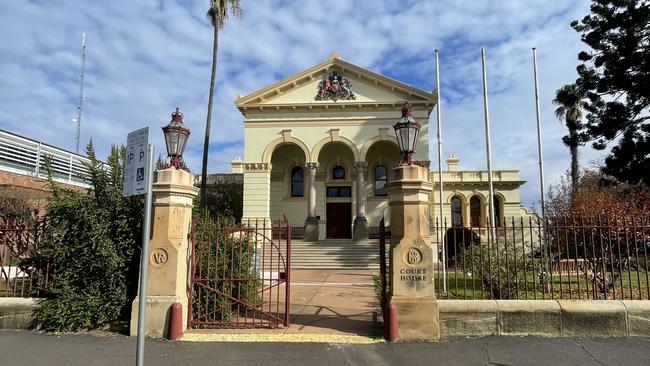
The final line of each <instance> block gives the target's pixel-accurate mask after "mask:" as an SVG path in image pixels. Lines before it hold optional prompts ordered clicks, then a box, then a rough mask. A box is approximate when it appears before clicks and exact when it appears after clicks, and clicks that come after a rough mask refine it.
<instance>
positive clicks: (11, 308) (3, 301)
mask: <svg viewBox="0 0 650 366" xmlns="http://www.w3.org/2000/svg"><path fill="white" fill-rule="evenodd" d="M39 301H40V299H35V298H20V297H5V298H0V329H26V328H28V327H29V324H30V323H31V321H32V314H33V312H34V309H36V306H37V305H38V302H39Z"/></svg>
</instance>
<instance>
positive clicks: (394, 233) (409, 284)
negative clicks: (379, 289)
mask: <svg viewBox="0 0 650 366" xmlns="http://www.w3.org/2000/svg"><path fill="white" fill-rule="evenodd" d="M427 172H428V169H426V168H424V167H422V166H419V165H415V164H411V165H404V166H399V167H396V168H394V169H392V171H391V182H390V183H388V184H387V186H386V187H387V191H388V205H389V206H390V230H391V245H390V251H391V253H390V270H391V273H390V278H391V281H390V294H389V296H390V300H389V301H390V303H391V304H393V305H395V308H396V310H397V315H398V316H397V319H398V326H399V338H400V340H405V341H407V340H438V339H439V338H440V326H439V315H438V314H439V310H438V302H437V301H436V297H435V291H434V262H433V258H434V252H433V245H432V243H431V237H430V233H429V193H430V192H431V191H432V190H433V184H432V183H431V182H429V179H428V174H427Z"/></svg>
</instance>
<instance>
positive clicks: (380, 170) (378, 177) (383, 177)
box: [375, 165, 388, 196]
mask: <svg viewBox="0 0 650 366" xmlns="http://www.w3.org/2000/svg"><path fill="white" fill-rule="evenodd" d="M386 173H387V172H386V167H385V166H383V165H377V166H376V167H375V196H385V195H386V182H388V174H386Z"/></svg>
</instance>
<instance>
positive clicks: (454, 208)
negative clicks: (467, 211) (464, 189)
mask: <svg viewBox="0 0 650 366" xmlns="http://www.w3.org/2000/svg"><path fill="white" fill-rule="evenodd" d="M451 226H453V227H461V226H463V211H462V204H461V201H460V198H458V197H456V196H454V197H453V198H452V199H451Z"/></svg>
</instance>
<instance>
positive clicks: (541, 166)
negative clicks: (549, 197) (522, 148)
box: [533, 47, 546, 218]
mask: <svg viewBox="0 0 650 366" xmlns="http://www.w3.org/2000/svg"><path fill="white" fill-rule="evenodd" d="M533 72H534V74H535V75H534V76H535V111H536V114H537V158H538V160H539V194H540V196H539V198H540V203H541V205H542V218H544V217H546V204H545V203H544V157H543V156H542V122H541V116H540V110H539V84H538V82H537V48H535V47H533Z"/></svg>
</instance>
